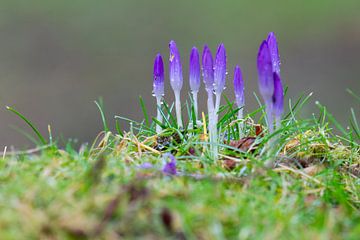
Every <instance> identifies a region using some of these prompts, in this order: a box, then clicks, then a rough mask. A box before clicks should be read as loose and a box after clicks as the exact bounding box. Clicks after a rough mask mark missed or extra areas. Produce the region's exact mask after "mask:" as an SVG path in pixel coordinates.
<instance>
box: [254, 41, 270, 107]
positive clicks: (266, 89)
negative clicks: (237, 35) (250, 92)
mask: <svg viewBox="0 0 360 240" xmlns="http://www.w3.org/2000/svg"><path fill="white" fill-rule="evenodd" d="M257 69H258V76H259V90H260V93H261V95H262V97H263V98H264V101H265V103H266V104H268V103H270V102H271V98H272V95H273V93H274V79H273V70H272V61H271V55H270V51H269V46H268V43H267V42H266V40H264V41H263V42H262V43H261V45H260V48H259V53H258V56H257Z"/></svg>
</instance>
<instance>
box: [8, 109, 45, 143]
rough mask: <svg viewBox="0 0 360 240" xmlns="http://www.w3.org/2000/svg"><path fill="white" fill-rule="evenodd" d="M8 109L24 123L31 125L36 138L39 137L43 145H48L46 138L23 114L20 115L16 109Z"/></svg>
mask: <svg viewBox="0 0 360 240" xmlns="http://www.w3.org/2000/svg"><path fill="white" fill-rule="evenodd" d="M6 109H7V110H9V111H10V112H12V113H15V114H16V115H17V116H18V117H19V118H21V119H22V120H24V122H25V123H26V124H27V125H29V127H30V128H31V129H32V130H33V131H34V132H35V134H36V136H37V137H38V139H39V140H40V142H41V143H42V144H43V145H46V144H47V141H46V140H45V138H44V137H43V136H42V135H41V133H40V131H39V130H38V129H37V128H36V127H35V125H34V124H33V123H32V122H31V121H30V120H28V119H27V118H26V117H25V116H24V115H22V114H21V113H19V112H18V111H16V110H15V109H14V108H12V107H9V106H6Z"/></svg>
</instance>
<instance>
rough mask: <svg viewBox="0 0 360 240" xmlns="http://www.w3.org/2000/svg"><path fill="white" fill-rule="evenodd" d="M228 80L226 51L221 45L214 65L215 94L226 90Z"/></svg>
mask: <svg viewBox="0 0 360 240" xmlns="http://www.w3.org/2000/svg"><path fill="white" fill-rule="evenodd" d="M225 79H226V49H225V47H224V44H223V43H221V44H220V45H219V47H218V49H217V52H216V57H215V64H214V83H215V87H214V89H215V93H216V94H221V93H222V91H223V90H224V88H225Z"/></svg>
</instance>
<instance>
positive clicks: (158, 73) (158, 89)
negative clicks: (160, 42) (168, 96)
mask: <svg viewBox="0 0 360 240" xmlns="http://www.w3.org/2000/svg"><path fill="white" fill-rule="evenodd" d="M153 92H154V95H155V96H156V97H161V96H163V95H164V63H163V60H162V57H161V55H160V54H159V53H158V54H157V55H156V57H155V60H154V81H153Z"/></svg>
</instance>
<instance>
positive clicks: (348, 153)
mask: <svg viewBox="0 0 360 240" xmlns="http://www.w3.org/2000/svg"><path fill="white" fill-rule="evenodd" d="M309 97H310V96H303V97H302V98H301V99H299V100H298V101H296V102H295V104H292V103H291V101H290V102H289V109H291V110H290V111H289V112H288V113H286V114H284V116H285V117H284V120H283V122H282V128H281V129H279V130H277V131H275V132H274V133H273V134H272V135H269V134H267V131H266V127H265V126H262V125H257V128H258V129H259V128H262V129H263V132H262V133H260V134H259V133H258V135H256V128H255V125H256V124H255V123H258V124H263V121H264V113H263V108H262V107H261V106H260V108H259V109H257V110H255V111H253V112H250V113H249V114H248V115H247V117H246V119H245V120H244V129H243V131H244V135H245V136H254V138H251V141H253V144H252V145H250V146H247V147H246V146H242V147H241V146H240V147H239V145H238V144H236V143H238V142H235V141H234V140H238V138H239V136H240V128H239V125H238V122H237V121H236V114H237V111H238V109H236V107H235V106H234V105H233V103H232V102H231V101H229V100H228V99H226V105H224V106H222V107H221V108H220V112H221V116H222V117H221V118H220V120H219V124H218V127H219V129H220V134H221V136H222V138H223V140H224V141H221V142H220V143H218V145H219V149H220V155H219V159H218V161H216V162H214V161H213V159H211V158H209V156H210V155H211V154H209V153H208V149H209V144H210V143H208V142H206V141H205V140H204V138H205V137H206V135H205V134H204V130H203V128H202V127H199V128H198V129H190V128H188V126H185V129H178V127H177V125H176V120H175V119H174V117H173V115H172V111H173V110H172V108H173V106H172V105H166V104H165V105H164V108H163V109H162V114H163V117H164V118H165V121H164V123H163V124H161V126H162V127H163V132H162V133H161V134H160V135H159V136H156V135H154V134H155V133H154V129H155V124H157V123H156V121H150V119H151V116H149V115H148V111H147V109H146V108H145V104H144V103H143V101H142V99H140V106H141V110H142V112H143V114H144V119H145V120H144V121H143V122H141V123H138V122H136V121H132V120H129V119H127V118H124V117H119V116H116V119H117V122H116V123H117V124H116V129H117V133H111V132H109V131H108V129H109V126H108V123H107V122H106V117H105V115H104V112H103V110H102V109H103V104H102V102H101V100H100V101H99V102H96V105H97V107H98V108H99V110H100V115H101V118H102V120H103V126H104V132H102V133H100V134H99V136H98V137H97V138H96V139H95V140H94V143H93V144H91V145H85V144H84V145H82V146H81V147H80V148H79V150H78V149H76V148H74V147H73V146H72V145H71V142H69V143H68V144H67V145H66V147H64V148H59V147H58V146H57V144H56V141H55V140H54V136H51V131H50V129H49V134H50V136H51V137H49V140H47V139H46V138H47V137H45V136H42V135H41V134H40V131H39V130H38V129H37V128H36V127H35V126H34V124H33V123H31V122H30V121H29V120H27V119H26V117H25V116H23V115H21V114H20V113H18V112H17V111H16V110H14V109H12V108H11V109H12V110H11V111H12V112H13V113H15V114H16V115H18V116H19V117H21V118H22V119H24V120H25V122H26V123H27V124H28V125H29V126H30V127H31V129H33V131H34V133H35V135H36V136H37V137H38V139H39V144H38V147H37V148H35V149H32V150H29V151H24V152H10V151H8V152H6V153H3V156H4V157H1V158H0V183H1V184H0V229H1V239H123V238H125V239H136V238H138V239H164V238H170V239H184V238H186V239H358V236H359V235H360V179H359V176H360V174H359V172H360V169H359V165H358V164H360V147H359V140H360V139H359V127H358V126H359V124H358V123H357V120H356V119H357V118H356V113H355V112H354V111H353V110H352V111H351V117H350V121H351V125H350V128H344V127H343V126H341V125H340V124H339V123H338V122H337V121H336V119H335V118H334V117H333V116H332V115H331V114H330V113H328V112H327V110H326V108H325V107H324V106H322V105H321V104H318V106H319V110H320V113H319V114H318V116H314V117H313V118H311V119H299V118H298V114H299V112H300V110H301V108H302V106H304V104H306V103H307V101H308V99H309ZM192 108H193V107H192V105H191V99H190V100H189V101H188V102H187V103H186V104H184V109H183V113H185V112H187V113H188V116H189V119H190V120H189V122H194V121H193V118H194V115H193V110H192ZM349 112H350V111H349ZM254 119H257V121H255V120H254ZM119 121H127V122H128V123H130V128H131V129H130V131H129V132H122V130H121V129H120V124H119ZM151 122H152V123H151ZM264 125H265V124H264ZM332 126H334V127H335V128H337V130H336V131H335V129H332ZM335 132H339V135H337V134H335ZM165 152H171V153H172V154H174V155H175V156H176V158H177V169H178V172H179V174H178V175H177V176H167V175H164V174H162V172H161V167H162V164H163V159H162V157H161V155H162V153H165ZM190 153H191V154H190ZM145 162H150V163H152V164H153V165H154V168H152V169H141V168H139V166H140V165H141V164H142V163H145Z"/></svg>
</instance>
